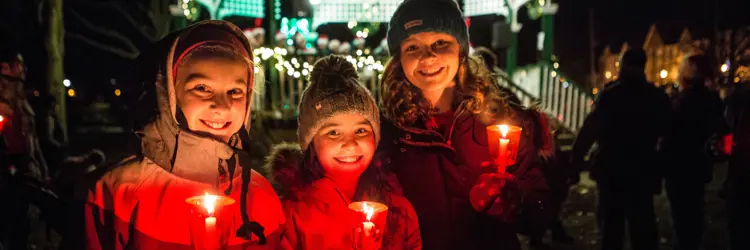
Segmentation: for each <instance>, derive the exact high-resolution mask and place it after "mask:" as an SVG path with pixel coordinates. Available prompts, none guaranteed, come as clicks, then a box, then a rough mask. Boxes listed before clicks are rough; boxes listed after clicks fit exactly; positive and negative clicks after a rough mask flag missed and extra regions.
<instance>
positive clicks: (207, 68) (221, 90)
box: [175, 56, 249, 142]
mask: <svg viewBox="0 0 750 250" xmlns="http://www.w3.org/2000/svg"><path fill="white" fill-rule="evenodd" d="M185 60H187V61H186V62H185V63H184V64H183V65H181V66H180V67H179V68H178V70H177V78H176V81H177V84H176V86H175V91H176V92H177V103H178V104H179V107H180V110H181V111H182V113H183V114H184V116H185V120H186V122H187V126H188V128H189V129H190V130H191V131H192V132H194V133H197V134H202V135H206V136H211V137H214V138H216V139H218V140H222V141H224V142H228V141H229V138H231V137H232V135H234V134H235V133H237V132H238V131H239V130H240V128H242V126H243V125H244V122H245V114H246V112H247V101H248V100H247V98H248V94H247V93H248V87H249V75H248V72H249V71H248V67H247V65H246V64H245V63H243V62H241V61H238V60H235V59H233V58H229V57H216V56H215V57H200V58H195V57H194V58H189V57H188V58H186V59H185Z"/></svg>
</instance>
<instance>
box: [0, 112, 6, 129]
mask: <svg viewBox="0 0 750 250" xmlns="http://www.w3.org/2000/svg"><path fill="white" fill-rule="evenodd" d="M3 127H5V117H3V116H2V115H0V133H2V132H3Z"/></svg>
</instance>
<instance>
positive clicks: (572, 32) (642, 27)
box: [0, 0, 750, 82]
mask: <svg viewBox="0 0 750 250" xmlns="http://www.w3.org/2000/svg"><path fill="white" fill-rule="evenodd" d="M37 1H38V0H37ZM170 1H171V0H137V1H125V0H105V1H101V0H96V1H95V0H70V1H67V5H68V6H70V5H72V4H74V3H75V4H83V3H89V4H97V6H100V7H101V8H105V7H106V6H105V5H115V4H118V5H133V6H135V5H136V4H140V5H141V6H154V5H155V4H154V3H159V2H164V3H168V2H170ZM296 1H297V2H306V1H308V0H296ZM323 1H325V0H323ZM497 1H502V0H497ZM28 2H29V1H25V0H11V1H10V2H6V3H5V4H3V7H9V8H0V13H2V14H3V15H2V18H0V20H4V23H5V24H11V25H10V26H15V27H14V28H16V29H20V27H19V26H18V24H22V23H24V22H25V21H28V20H30V19H33V17H32V16H31V15H30V14H31V13H33V8H27V9H30V11H26V12H23V13H22V12H14V11H11V10H13V9H18V8H17V7H20V6H21V3H28ZM555 2H556V3H558V4H559V6H560V9H559V12H558V13H557V15H556V21H555V54H556V55H557V56H558V58H559V60H560V62H561V67H562V70H563V72H564V73H565V74H566V75H568V76H569V77H572V78H573V79H574V80H575V81H577V82H581V81H582V80H583V79H585V74H587V72H588V71H589V66H588V65H589V51H590V46H589V37H588V31H589V29H588V27H589V24H588V19H589V18H588V12H589V9H593V10H594V16H595V18H594V20H595V33H596V36H595V37H596V46H595V53H596V54H597V55H598V54H599V53H601V51H602V50H603V48H604V46H606V45H609V46H611V47H612V48H613V49H615V50H617V49H619V48H620V46H621V44H622V42H625V41H627V42H628V43H629V44H630V45H641V44H643V40H644V38H645V36H646V33H647V32H648V29H649V26H650V25H651V24H652V23H655V24H657V27H658V29H659V31H660V33H661V35H662V36H663V37H664V39H665V40H666V41H671V40H674V39H676V38H677V36H678V35H679V34H680V32H681V31H682V29H683V28H685V27H687V28H689V29H690V31H691V33H692V34H693V36H694V37H699V38H702V37H708V36H710V35H711V34H712V30H713V29H714V24H715V23H716V24H718V26H719V28H723V27H732V26H733V27H737V26H741V25H748V24H750V14H748V13H747V12H748V11H749V10H750V0H555ZM14 5H18V6H15V7H14ZM3 9H4V10H5V11H2V10H3ZM21 9H24V8H21ZM66 9H68V8H66ZM13 14H16V15H13ZM66 14H68V15H67V16H66V17H68V18H70V17H73V15H71V13H67V11H66ZM286 14H291V13H286ZM522 15H523V14H522ZM14 16H15V18H14ZM100 16H101V17H102V18H103V17H107V18H104V19H103V20H101V22H97V23H100V24H101V25H102V26H107V28H108V29H118V31H120V32H122V33H123V34H124V35H128V36H129V37H131V38H132V34H131V33H132V32H131V33H127V32H130V31H131V30H133V29H132V27H129V26H128V27H123V28H119V27H118V26H117V24H119V23H117V20H119V19H121V18H119V19H114V20H113V19H112V18H111V16H112V15H109V14H108V15H100ZM134 16H137V17H139V16H142V15H134ZM24 17H25V18H24ZM16 18H18V19H17V20H15V21H16V22H6V21H10V20H13V19H16ZM92 18H97V17H92ZM5 19H7V20H5ZM144 20H146V19H144ZM69 21H70V20H69ZM472 22H473V21H472ZM12 23H13V24H15V25H13V24H12ZM147 23H148V22H147ZM473 23H474V22H473ZM477 23H479V22H477ZM68 24H70V22H68V23H66V26H68ZM149 24H150V23H149ZM0 26H1V25H0ZM68 29H69V31H75V29H73V28H71V27H68ZM472 29H474V27H472ZM480 29H481V28H480ZM383 30H385V29H383ZM487 31H489V30H478V31H476V32H475V31H472V37H473V38H474V39H472V40H475V39H477V40H487V39H488V38H489V37H488V34H489V32H487ZM538 31H539V22H538V21H536V22H530V23H525V24H524V29H523V30H522V34H521V35H520V37H519V46H520V51H519V60H520V63H522V64H523V63H533V62H534V61H535V60H536V58H535V57H536V33H537V32H538ZM10 33H11V34H16V35H18V34H19V32H10ZM39 38H40V37H33V36H29V37H26V39H27V40H39ZM136 38H140V37H138V36H136ZM66 40H67V39H66ZM141 40H143V39H141ZM373 40H374V39H373ZM138 41H140V40H138ZM69 42H70V43H69V44H68V45H70V46H73V45H74V44H75V42H74V41H69ZM106 42H107V44H109V43H110V42H109V41H106ZM375 42H379V41H375ZM138 44H141V43H137V44H136V46H137V45H138ZM80 51H89V50H87V49H80V50H76V49H75V48H74V47H71V48H68V50H67V52H68V54H67V55H68V56H69V57H73V58H74V59H75V60H73V61H70V60H66V61H68V62H69V63H76V62H81V61H84V59H86V58H85V56H82V55H81V54H77V55H76V53H77V52H80ZM98 54H102V55H107V56H110V57H111V56H112V55H111V53H103V52H102V53H98ZM107 58H108V57H102V58H99V60H97V61H98V63H97V64H98V65H107V66H108V67H112V68H120V67H124V65H120V64H107V63H102V62H101V60H104V59H107ZM115 61H116V60H115ZM121 64H122V63H121ZM115 65H117V66H115ZM114 71H117V72H113V73H118V74H120V75H122V74H127V71H125V70H114ZM93 72H98V71H93ZM91 73H92V72H91V71H89V72H88V73H87V75H88V74H91Z"/></svg>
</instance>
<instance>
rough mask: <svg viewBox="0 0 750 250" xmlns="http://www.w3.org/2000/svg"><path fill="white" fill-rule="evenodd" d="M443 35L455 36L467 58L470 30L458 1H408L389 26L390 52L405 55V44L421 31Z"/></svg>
mask: <svg viewBox="0 0 750 250" xmlns="http://www.w3.org/2000/svg"><path fill="white" fill-rule="evenodd" d="M430 31H432V32H442V33H446V34H449V35H452V36H453V37H455V38H456V40H457V41H458V43H459V44H460V45H461V52H462V53H463V55H468V53H469V28H468V27H467V26H466V22H465V21H464V15H463V13H462V12H461V9H460V8H459V7H458V3H456V1H455V0H406V1H404V2H402V3H401V4H400V5H399V6H398V8H396V11H395V12H394V13H393V16H392V17H391V22H390V23H389V26H388V35H387V38H388V51H389V52H390V53H391V56H396V55H399V54H400V53H401V42H403V41H404V40H406V39H407V38H409V36H411V35H413V34H417V33H420V32H430Z"/></svg>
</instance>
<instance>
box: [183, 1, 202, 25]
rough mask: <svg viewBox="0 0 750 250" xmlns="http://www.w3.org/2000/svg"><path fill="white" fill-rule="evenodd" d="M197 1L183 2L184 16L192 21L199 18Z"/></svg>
mask: <svg viewBox="0 0 750 250" xmlns="http://www.w3.org/2000/svg"><path fill="white" fill-rule="evenodd" d="M196 5H197V4H196V1H195V0H182V14H184V15H185V18H187V19H188V20H190V21H195V20H196V19H197V18H198V15H197V14H196V13H198V7H197V6H196Z"/></svg>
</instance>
